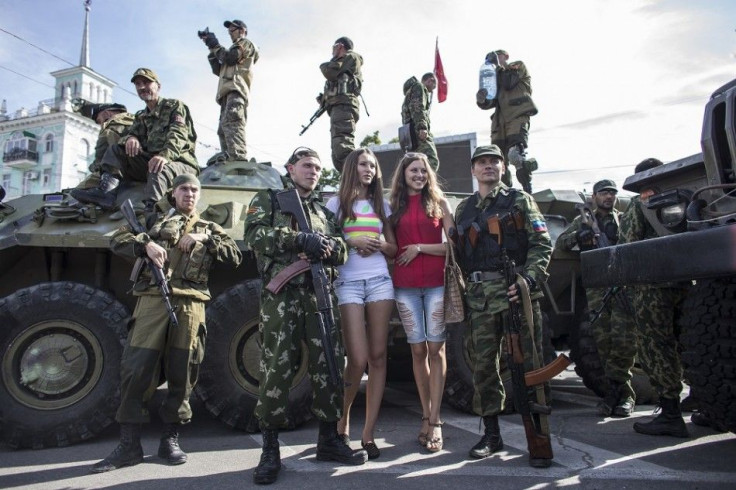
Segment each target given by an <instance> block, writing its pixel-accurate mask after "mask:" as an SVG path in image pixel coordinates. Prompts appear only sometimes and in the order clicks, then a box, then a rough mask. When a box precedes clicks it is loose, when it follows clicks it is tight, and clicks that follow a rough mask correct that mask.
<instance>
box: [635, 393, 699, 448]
mask: <svg viewBox="0 0 736 490" xmlns="http://www.w3.org/2000/svg"><path fill="white" fill-rule="evenodd" d="M659 404H660V407H661V408H662V411H661V412H660V414H659V415H657V416H656V417H655V418H654V419H653V420H651V421H649V422H636V423H634V430H635V431H636V432H638V433H639V434H646V435H649V436H673V437H683V438H685V437H690V432H689V431H688V430H687V426H686V425H685V421H684V420H682V412H681V411H680V400H679V399H673V398H661V399H660V400H659Z"/></svg>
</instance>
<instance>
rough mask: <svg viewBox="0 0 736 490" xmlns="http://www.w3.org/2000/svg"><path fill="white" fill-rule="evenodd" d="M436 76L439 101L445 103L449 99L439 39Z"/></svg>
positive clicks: (435, 48)
mask: <svg viewBox="0 0 736 490" xmlns="http://www.w3.org/2000/svg"><path fill="white" fill-rule="evenodd" d="M434 76H435V77H436V78H437V100H438V101H440V102H444V101H445V99H447V78H445V69H444V68H442V58H440V46H439V38H437V40H436V41H435V45H434Z"/></svg>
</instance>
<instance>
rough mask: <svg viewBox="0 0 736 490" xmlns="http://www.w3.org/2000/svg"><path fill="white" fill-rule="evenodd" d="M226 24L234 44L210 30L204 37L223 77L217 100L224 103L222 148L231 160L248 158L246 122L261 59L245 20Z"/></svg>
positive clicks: (212, 62)
mask: <svg viewBox="0 0 736 490" xmlns="http://www.w3.org/2000/svg"><path fill="white" fill-rule="evenodd" d="M224 25H225V27H226V28H227V31H228V33H229V34H230V39H231V40H232V42H233V44H232V46H230V47H229V48H227V49H226V48H225V47H224V46H221V45H220V43H219V42H218V41H217V37H215V34H214V33H212V32H208V33H207V34H206V35H205V36H203V37H202V40H203V41H204V43H205V44H206V45H207V47H208V48H209V49H210V52H209V54H208V55H207V60H208V61H209V63H210V67H211V68H212V73H214V74H215V75H217V76H218V77H220V82H219V84H218V86H217V96H216V97H215V99H216V100H217V103H218V104H219V105H220V126H219V127H218V129H217V136H219V137H220V148H221V149H222V151H223V152H224V153H225V154H226V159H227V160H246V159H247V154H248V151H247V149H246V145H245V125H246V123H247V121H248V100H249V99H250V84H251V81H252V80H253V71H252V70H253V65H254V64H255V63H256V62H257V61H258V49H256V47H255V45H254V44H253V43H252V42H250V40H249V39H248V38H246V37H245V36H246V35H247V34H248V27H247V26H246V25H245V23H244V22H243V21H242V20H233V21H230V20H227V21H225V24H224Z"/></svg>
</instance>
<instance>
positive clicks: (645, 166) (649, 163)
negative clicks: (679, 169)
mask: <svg viewBox="0 0 736 490" xmlns="http://www.w3.org/2000/svg"><path fill="white" fill-rule="evenodd" d="M660 165H664V164H663V163H662V161H661V160H657V159H656V158H647V159H646V160H642V161H641V162H639V164H638V165H637V166H636V167H635V168H634V173H635V174H638V173H639V172H644V171H645V170H649V169H652V168H655V167H659V166H660Z"/></svg>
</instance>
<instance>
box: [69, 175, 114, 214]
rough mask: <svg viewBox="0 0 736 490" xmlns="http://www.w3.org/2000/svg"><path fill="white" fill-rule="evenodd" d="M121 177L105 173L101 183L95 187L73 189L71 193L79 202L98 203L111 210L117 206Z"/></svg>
mask: <svg viewBox="0 0 736 490" xmlns="http://www.w3.org/2000/svg"><path fill="white" fill-rule="evenodd" d="M119 184H120V179H118V178H117V177H115V176H114V175H112V174H109V173H103V174H102V176H101V177H100V184H99V186H98V187H96V188H93V189H72V190H71V192H69V194H71V196H72V197H73V198H74V199H76V200H77V201H79V202H82V203H85V204H96V205H98V206H99V207H101V208H102V209H106V210H110V209H112V208H114V207H115V199H116V198H117V194H118V185H119Z"/></svg>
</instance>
